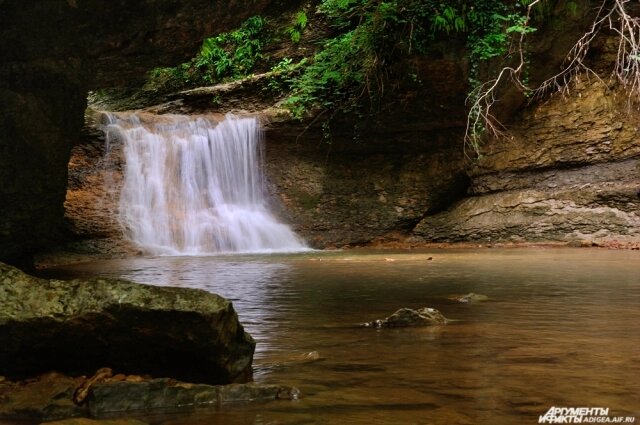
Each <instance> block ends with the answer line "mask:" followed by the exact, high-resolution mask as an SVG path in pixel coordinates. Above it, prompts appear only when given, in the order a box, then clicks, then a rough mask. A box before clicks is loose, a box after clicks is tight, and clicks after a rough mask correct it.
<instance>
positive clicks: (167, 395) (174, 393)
mask: <svg viewBox="0 0 640 425" xmlns="http://www.w3.org/2000/svg"><path fill="white" fill-rule="evenodd" d="M101 371H102V372H101ZM101 371H98V373H96V375H94V376H93V377H92V378H89V379H87V380H84V381H83V379H82V378H72V377H69V376H65V375H62V374H59V373H48V374H44V375H42V376H39V377H37V378H34V379H29V380H27V381H23V382H10V381H6V382H4V383H0V422H2V419H8V420H24V421H52V420H59V422H56V425H91V424H103V425H128V424H131V425H133V424H138V423H139V422H135V421H131V420H128V419H127V420H124V419H123V420H120V422H113V423H111V422H108V421H105V422H102V421H99V422H97V421H92V420H90V419H86V418H89V417H91V418H103V417H109V416H111V415H131V414H136V415H141V414H155V413H168V412H173V413H178V412H190V411H192V410H194V409H196V408H217V407H218V406H219V405H221V404H224V403H245V402H251V401H269V400H296V399H298V398H299V397H300V391H299V390H298V389H297V388H295V387H287V386H279V385H261V384H255V383H248V384H230V385H205V384H190V383H186V382H180V381H176V380H174V379H140V380H138V379H130V378H136V377H135V376H131V377H121V378H119V377H118V375H116V376H112V377H105V374H104V371H105V369H101ZM100 377H102V378H100ZM79 389H86V391H87V394H88V395H87V397H86V399H85V400H83V401H82V403H80V404H78V403H76V402H74V401H77V400H74V393H75V394H77V393H78V390H79ZM73 418H76V419H73ZM127 421H129V422H127Z"/></svg>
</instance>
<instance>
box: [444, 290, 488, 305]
mask: <svg viewBox="0 0 640 425" xmlns="http://www.w3.org/2000/svg"><path fill="white" fill-rule="evenodd" d="M449 299H450V300H452V301H457V302H459V303H477V302H481V301H487V300H488V299H489V297H487V296H486V295H482V294H476V293H474V292H469V293H468V294H465V295H453V296H451V297H449Z"/></svg>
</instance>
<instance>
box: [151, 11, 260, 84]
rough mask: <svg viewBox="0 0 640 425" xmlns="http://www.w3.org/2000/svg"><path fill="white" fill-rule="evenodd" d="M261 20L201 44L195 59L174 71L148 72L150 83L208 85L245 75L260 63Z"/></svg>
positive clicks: (254, 17)
mask: <svg viewBox="0 0 640 425" xmlns="http://www.w3.org/2000/svg"><path fill="white" fill-rule="evenodd" d="M265 34H266V30H265V20H264V18H262V17H260V16H253V17H251V18H249V19H247V20H246V21H245V22H244V23H242V25H240V27H239V28H237V29H236V30H234V31H230V32H225V33H222V34H219V35H217V36H215V37H211V38H207V39H205V40H204V41H203V42H202V47H201V48H200V52H199V53H198V55H197V56H196V57H195V58H193V59H191V60H190V61H189V62H186V63H183V64H180V65H178V66H176V67H174V68H157V69H155V70H153V71H151V73H150V75H149V77H150V79H151V80H153V79H158V78H159V77H161V76H164V77H166V76H170V77H171V78H172V79H173V80H174V81H175V82H176V84H183V85H189V84H212V83H216V82H219V81H222V80H223V79H225V78H234V79H235V78H240V77H243V76H246V75H249V74H250V73H251V71H252V70H253V68H254V67H255V66H256V63H257V62H258V61H260V60H262V59H264V55H263V53H262V49H263V47H264V45H265V43H266V35H265Z"/></svg>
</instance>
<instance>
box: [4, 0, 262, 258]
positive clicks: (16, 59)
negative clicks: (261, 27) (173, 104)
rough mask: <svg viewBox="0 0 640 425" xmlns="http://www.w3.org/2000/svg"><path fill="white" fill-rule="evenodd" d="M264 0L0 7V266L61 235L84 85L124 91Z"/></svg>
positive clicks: (257, 9) (83, 1) (90, 0)
mask: <svg viewBox="0 0 640 425" xmlns="http://www.w3.org/2000/svg"><path fill="white" fill-rule="evenodd" d="M270 3H271V2H269V1H267V0H262V1H260V0H258V1H253V2H251V7H250V8H248V7H246V6H247V5H246V2H240V1H210V0H190V1H177V0H160V1H155V0H154V1H152V0H135V1H124V0H119V1H110V0H109V1H107V0H45V1H36V0H27V1H23V0H5V1H2V2H0V63H1V64H2V65H1V66H0V98H1V99H2V102H0V128H2V131H0V182H2V184H1V185H0V217H1V220H0V260H5V261H11V262H13V263H27V262H28V261H29V260H28V257H29V255H30V254H31V253H33V252H34V251H35V250H37V249H39V248H41V247H43V246H45V245H47V244H49V243H51V242H52V241H54V240H56V239H58V238H59V233H60V229H61V225H62V219H63V202H64V199H65V189H66V181H67V163H68V161H69V152H70V150H71V147H72V145H73V144H75V143H76V142H77V140H78V137H79V132H80V129H81V128H82V125H83V114H84V109H85V106H86V95H87V91H88V90H89V89H90V88H99V87H107V86H111V85H120V86H123V85H124V86H126V85H128V84H130V83H132V82H135V81H139V80H140V79H141V78H142V77H143V76H144V73H145V72H146V71H147V70H149V69H150V68H152V67H153V66H160V65H172V64H175V63H179V62H181V61H183V60H186V59H187V58H189V57H192V56H193V54H194V53H195V52H196V51H197V48H198V46H199V44H200V42H201V40H202V39H203V38H204V37H206V36H208V35H211V34H214V33H216V32H221V31H225V30H228V29H229V28H232V27H234V26H236V25H237V24H239V23H240V22H242V21H243V20H244V19H246V18H247V17H249V16H251V15H253V14H259V13H261V12H262V11H263V10H264V9H265V8H266V7H267V6H269V4H270Z"/></svg>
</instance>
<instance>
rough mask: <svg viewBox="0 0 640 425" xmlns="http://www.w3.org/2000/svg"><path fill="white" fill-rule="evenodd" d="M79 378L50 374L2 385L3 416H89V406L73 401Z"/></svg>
mask: <svg viewBox="0 0 640 425" xmlns="http://www.w3.org/2000/svg"><path fill="white" fill-rule="evenodd" d="M78 384H79V379H78V378H71V377H68V376H64V375H61V374H59V373H48V374H45V375H42V376H40V377H38V378H37V379H31V380H29V381H26V382H22V383H15V382H9V381H5V382H3V383H2V384H0V418H2V419H12V420H38V421H46V420H54V419H60V418H69V417H76V416H86V415H87V414H88V410H87V408H86V407H82V406H77V405H76V404H74V403H73V401H72V398H73V392H74V390H75V388H76V387H77V386H78Z"/></svg>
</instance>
